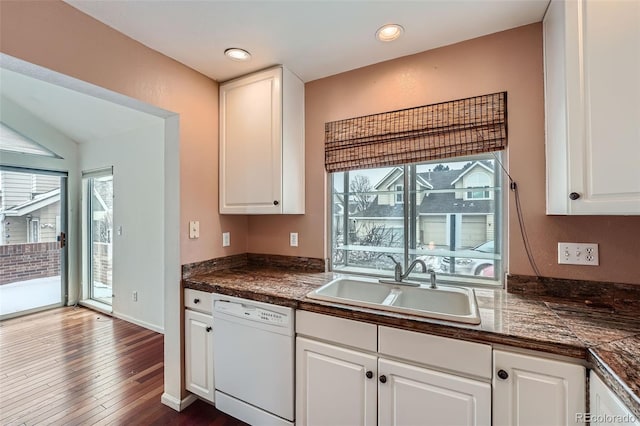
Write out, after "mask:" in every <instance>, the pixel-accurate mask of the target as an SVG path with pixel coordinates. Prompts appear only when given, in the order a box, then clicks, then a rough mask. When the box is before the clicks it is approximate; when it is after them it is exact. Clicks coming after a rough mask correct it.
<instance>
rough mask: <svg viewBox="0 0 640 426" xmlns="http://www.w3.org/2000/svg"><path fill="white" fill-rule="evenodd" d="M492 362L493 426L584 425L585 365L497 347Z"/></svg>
mask: <svg viewBox="0 0 640 426" xmlns="http://www.w3.org/2000/svg"><path fill="white" fill-rule="evenodd" d="M493 365H494V370H495V371H494V377H493V422H494V425H496V426H501V425H504V426H511V425H519V426H528V425H531V426H538V425H548V426H554V425H558V426H559V425H579V424H584V422H583V421H582V420H580V421H579V415H580V414H582V413H584V412H585V379H586V376H585V368H584V367H582V366H579V365H575V364H569V363H566V362H561V361H554V360H548V359H542V358H537V357H533V356H529V355H521V354H514V353H510V352H503V351H496V350H494V351H493Z"/></svg>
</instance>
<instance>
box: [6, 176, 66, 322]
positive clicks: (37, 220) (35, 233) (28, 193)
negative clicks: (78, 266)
mask: <svg viewBox="0 0 640 426" xmlns="http://www.w3.org/2000/svg"><path fill="white" fill-rule="evenodd" d="M66 181H67V178H66V174H65V173H59V172H49V171H45V170H34V169H27V168H19V167H8V166H1V167H0V319H5V318H10V317H15V316H18V315H23V314H27V313H31V312H35V311H38V310H43V309H48V308H52V307H58V306H62V305H64V304H65V303H66V297H67V291H66V290H67V282H66V271H67V268H66V252H67V249H66V214H65V213H66V211H67V210H66V194H67V189H66Z"/></svg>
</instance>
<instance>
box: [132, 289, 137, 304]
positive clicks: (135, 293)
mask: <svg viewBox="0 0 640 426" xmlns="http://www.w3.org/2000/svg"><path fill="white" fill-rule="evenodd" d="M131 298H132V299H133V301H134V302H137V301H138V292H137V291H134V292H133V294H131Z"/></svg>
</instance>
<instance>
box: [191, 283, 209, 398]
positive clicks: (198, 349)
mask: <svg viewBox="0 0 640 426" xmlns="http://www.w3.org/2000/svg"><path fill="white" fill-rule="evenodd" d="M187 291H189V293H190V294H188V293H187V294H185V305H186V306H187V307H191V308H193V307H194V305H193V302H194V301H197V302H196V305H195V306H197V307H198V308H201V309H204V310H205V311H204V312H198V311H195V310H191V309H185V311H184V328H185V330H184V346H185V348H184V354H185V363H184V364H185V365H184V366H185V387H186V389H187V390H188V391H190V392H193V393H194V394H196V395H198V396H200V397H201V398H203V399H205V400H207V401H210V402H213V392H214V383H213V331H212V330H213V316H212V315H211V314H210V313H209V312H210V311H209V312H207V311H206V309H209V310H210V309H211V308H210V305H211V303H204V301H209V299H210V295H208V294H203V295H202V296H200V295H199V293H203V292H194V291H193V290H187ZM189 296H191V299H188V297H189ZM189 302H190V303H191V306H190V303H189Z"/></svg>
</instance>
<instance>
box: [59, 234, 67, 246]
mask: <svg viewBox="0 0 640 426" xmlns="http://www.w3.org/2000/svg"><path fill="white" fill-rule="evenodd" d="M58 242H59V243H60V248H65V247H66V246H67V234H65V233H64V232H61V233H60V235H58Z"/></svg>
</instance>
